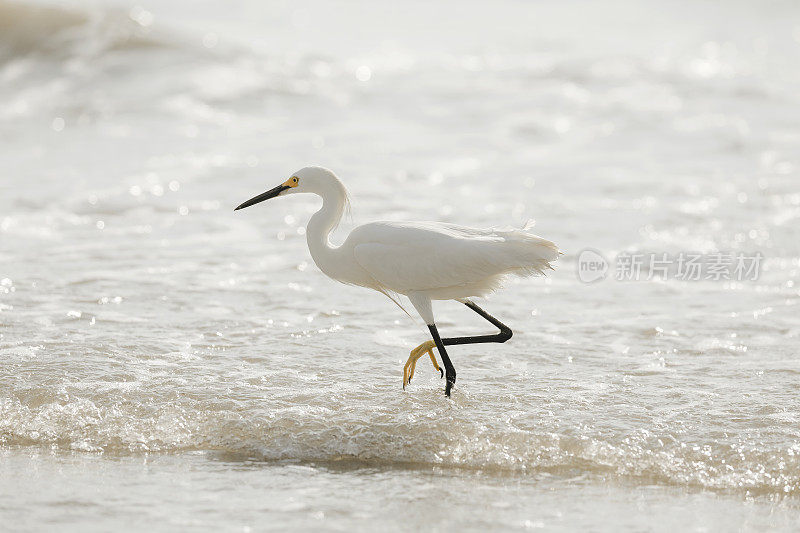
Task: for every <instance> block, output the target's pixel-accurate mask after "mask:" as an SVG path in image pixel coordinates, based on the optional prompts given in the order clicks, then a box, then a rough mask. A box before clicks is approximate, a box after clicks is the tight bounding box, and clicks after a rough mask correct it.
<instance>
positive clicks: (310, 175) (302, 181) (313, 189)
mask: <svg viewBox="0 0 800 533" xmlns="http://www.w3.org/2000/svg"><path fill="white" fill-rule="evenodd" d="M333 189H342V190H344V186H343V185H342V182H341V181H339V178H337V177H336V174H334V173H333V172H332V171H330V170H328V169H327V168H324V167H305V168H301V169H300V170H298V171H297V172H294V173H292V175H291V176H289V179H287V180H286V181H284V182H283V183H281V184H280V185H278V186H277V187H273V188H272V189H270V190H268V191H267V192H264V193H261V194H259V195H258V196H254V197H253V198H250V199H249V200H247V201H246V202H244V203H242V204H241V205H239V206H238V207H237V208H236V209H234V211H238V210H239V209H244V208H245V207H250V206H251V205H255V204H257V203H259V202H263V201H264V200H269V199H270V198H275V197H276V196H286V195H287V194H296V193H303V192H307V193H314V194H318V195H320V196H323V197H324V196H325V193H326V192H328V191H332V190H333ZM345 196H346V192H345Z"/></svg>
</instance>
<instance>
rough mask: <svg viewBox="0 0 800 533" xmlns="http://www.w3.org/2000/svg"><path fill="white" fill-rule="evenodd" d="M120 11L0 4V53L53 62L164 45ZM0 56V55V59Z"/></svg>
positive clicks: (147, 29)
mask: <svg viewBox="0 0 800 533" xmlns="http://www.w3.org/2000/svg"><path fill="white" fill-rule="evenodd" d="M167 45H168V43H167V42H166V41H162V40H157V39H155V38H154V37H152V36H151V31H150V29H149V28H148V27H147V26H146V25H143V24H142V22H141V20H139V21H137V20H134V18H133V17H132V16H131V15H130V14H127V13H123V12H121V11H85V12H82V11H77V10H68V9H64V8H57V7H50V6H37V5H31V4H22V3H16V2H3V1H0V54H2V55H3V56H6V58H7V59H8V58H11V57H15V56H20V55H26V54H37V55H38V56H40V57H48V56H50V57H53V58H56V59H59V58H63V57H64V56H67V55H70V54H74V53H85V54H93V55H97V54H99V53H102V52H104V51H108V50H120V49H135V48H140V47H152V46H167ZM0 57H2V56H0Z"/></svg>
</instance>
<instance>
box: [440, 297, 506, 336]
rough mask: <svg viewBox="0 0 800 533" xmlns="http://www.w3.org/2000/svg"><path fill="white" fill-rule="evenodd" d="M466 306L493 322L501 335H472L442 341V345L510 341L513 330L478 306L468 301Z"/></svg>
mask: <svg viewBox="0 0 800 533" xmlns="http://www.w3.org/2000/svg"><path fill="white" fill-rule="evenodd" d="M464 305H466V306H467V307H469V308H470V309H472V310H473V311H475V312H476V313H478V314H479V315H481V316H482V317H483V318H485V319H486V320H488V321H489V322H491V323H492V324H493V325H494V326H496V327H497V329H499V330H500V332H499V333H495V334H494V335H471V336H469V337H450V338H447V339H442V344H444V345H445V346H452V345H454V344H479V343H482V342H506V341H507V340H508V339H510V338H511V336H512V335H513V332H512V331H511V328H509V327H508V326H506V325H505V324H503V323H502V322H500V321H499V320H497V319H496V318H495V317H493V316H492V315H490V314H489V313H487V312H486V311H484V310H483V309H481V308H480V307H478V306H477V304H475V303H473V302H470V301H467V302H464Z"/></svg>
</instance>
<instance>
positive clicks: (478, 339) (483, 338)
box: [428, 301, 513, 396]
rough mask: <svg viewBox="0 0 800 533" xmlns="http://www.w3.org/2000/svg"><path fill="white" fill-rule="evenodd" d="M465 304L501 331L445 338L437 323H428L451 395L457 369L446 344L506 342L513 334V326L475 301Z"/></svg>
mask: <svg viewBox="0 0 800 533" xmlns="http://www.w3.org/2000/svg"><path fill="white" fill-rule="evenodd" d="M464 305H466V306H467V307H469V308H470V309H472V310H473V311H475V312H476V313H478V314H479V315H481V316H482V317H483V318H485V319H486V320H488V321H489V322H491V323H492V324H493V325H495V326H496V327H497V329H499V330H500V331H499V332H498V333H495V334H494V335H472V336H469V337H449V338H447V339H443V338H441V337H440V336H439V330H438V329H436V324H428V329H430V330H431V336H432V337H433V342H435V343H436V348H437V349H438V350H439V355H440V356H441V358H442V364H443V365H444V369H445V377H446V378H447V384H446V385H445V388H444V395H445V396H450V389H452V388H453V384H454V383H455V382H456V369H455V367H454V366H453V363H452V362H451V361H450V357H449V356H448V355H447V350H445V349H444V347H445V346H452V345H455V344H478V343H482V342H506V341H507V340H508V339H510V338H511V336H512V335H513V333H512V331H511V328H509V327H508V326H506V325H505V324H503V323H502V322H500V321H499V320H497V319H496V318H495V317H493V316H492V315H490V314H489V313H487V312H486V311H484V310H483V309H481V308H480V307H478V306H477V305H476V304H475V303H473V302H470V301H467V302H464Z"/></svg>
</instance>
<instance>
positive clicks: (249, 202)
mask: <svg viewBox="0 0 800 533" xmlns="http://www.w3.org/2000/svg"><path fill="white" fill-rule="evenodd" d="M289 188H290V187H289V186H288V185H278V186H277V187H275V188H274V189H270V190H268V191H267V192H263V193H261V194H259V195H258V196H255V197H253V198H250V199H249V200H247V201H246V202H244V203H243V204H241V205H239V207H237V208H236V209H234V211H238V210H239V209H244V208H245V207H250V206H251V205H256V204H257V203H259V202H263V201H264V200H269V199H270V198H275V197H276V196H278V195H279V194H280V193H282V192H283V191H285V190H286V189H289Z"/></svg>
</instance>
